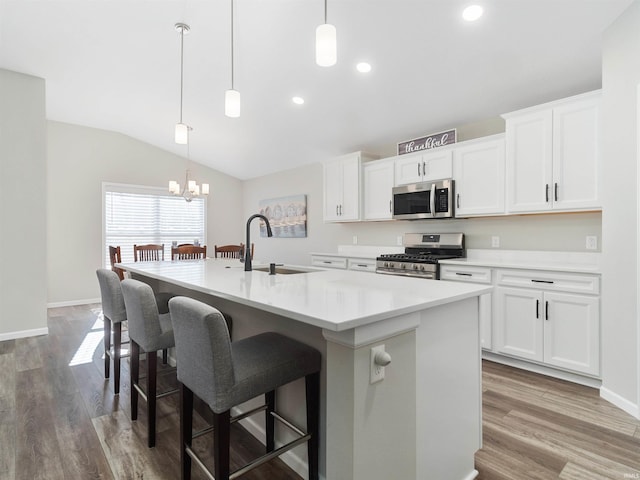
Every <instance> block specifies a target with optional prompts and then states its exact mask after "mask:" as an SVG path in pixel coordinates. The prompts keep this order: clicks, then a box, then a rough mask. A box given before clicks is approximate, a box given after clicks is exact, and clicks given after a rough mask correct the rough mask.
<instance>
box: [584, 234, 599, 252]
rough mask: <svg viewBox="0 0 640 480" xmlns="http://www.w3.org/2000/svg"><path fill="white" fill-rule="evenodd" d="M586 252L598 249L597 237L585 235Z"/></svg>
mask: <svg viewBox="0 0 640 480" xmlns="http://www.w3.org/2000/svg"><path fill="white" fill-rule="evenodd" d="M586 246H587V250H597V249H598V237H596V236H595V235H587V245H586Z"/></svg>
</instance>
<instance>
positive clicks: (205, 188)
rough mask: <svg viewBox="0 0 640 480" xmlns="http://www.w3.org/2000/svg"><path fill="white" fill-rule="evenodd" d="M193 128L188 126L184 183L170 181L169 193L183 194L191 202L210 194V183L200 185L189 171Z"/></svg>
mask: <svg viewBox="0 0 640 480" xmlns="http://www.w3.org/2000/svg"><path fill="white" fill-rule="evenodd" d="M191 130H192V128H191V127H187V172H186V173H185V176H184V183H183V184H182V186H180V184H179V183H178V182H176V181H175V180H170V181H169V193H171V194H173V195H179V196H182V197H183V198H184V199H185V200H186V201H187V202H190V201H191V200H193V199H194V198H197V197H199V196H200V195H209V184H208V183H203V184H202V186H200V185H198V184H197V183H196V181H195V180H191V178H190V176H189V175H190V173H191V172H190V171H189V158H190V155H189V150H190V148H189V147H190V142H189V141H188V140H189V138H188V137H189V132H190V131H191Z"/></svg>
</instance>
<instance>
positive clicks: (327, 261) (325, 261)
mask: <svg viewBox="0 0 640 480" xmlns="http://www.w3.org/2000/svg"><path fill="white" fill-rule="evenodd" d="M322 263H328V264H331V263H332V262H331V261H329V260H323V261H322Z"/></svg>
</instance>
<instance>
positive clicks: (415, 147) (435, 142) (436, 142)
mask: <svg viewBox="0 0 640 480" xmlns="http://www.w3.org/2000/svg"><path fill="white" fill-rule="evenodd" d="M450 143H456V129H455V128H454V129H453V130H447V131H446V132H440V133H434V134H431V135H427V136H426V137H420V138H415V139H413V140H407V141H406V142H402V143H399V144H398V155H404V154H406V153H414V152H419V151H421V150H430V149H432V148H437V147H442V146H444V145H449V144H450Z"/></svg>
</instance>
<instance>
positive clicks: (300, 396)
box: [120, 259, 491, 480]
mask: <svg viewBox="0 0 640 480" xmlns="http://www.w3.org/2000/svg"><path fill="white" fill-rule="evenodd" d="M120 266H121V267H122V268H124V269H125V270H127V271H128V272H130V273H131V275H132V276H133V277H134V278H139V279H140V280H143V281H145V282H147V283H149V284H150V285H151V286H152V287H153V288H154V289H155V290H156V291H172V292H175V293H178V294H184V295H189V296H191V297H194V298H198V299H200V300H202V301H204V302H206V303H209V304H211V305H214V306H216V307H217V308H219V309H220V310H221V311H223V312H225V313H228V314H230V315H231V316H232V317H233V332H232V335H233V338H234V339H238V338H243V337H246V336H249V335H254V334H257V333H260V332H263V331H268V330H271V331H278V332H280V333H283V334H285V335H289V336H291V337H293V338H296V339H298V340H300V341H303V342H305V343H307V344H309V345H312V346H314V347H316V348H318V350H320V351H321V352H322V355H323V365H322V370H323V371H322V385H321V392H322V400H321V438H320V444H321V449H320V476H321V478H325V479H327V480H352V479H353V480H365V479H366V480H376V479H380V480H388V479H390V478H399V479H420V480H423V479H430V478H433V479H437V480H449V479H450V480H467V479H471V478H474V477H475V476H476V474H477V472H475V470H474V453H475V451H476V450H477V449H478V448H480V445H481V400H482V399H481V391H482V389H481V365H480V345H479V325H478V296H479V295H482V294H484V293H487V292H490V291H491V287H487V286H478V285H471V284H463V283H455V282H444V281H429V280H423V279H415V278H408V277H394V276H387V275H375V274H371V273H364V272H355V271H344V270H322V269H315V268H312V267H295V268H294V267H288V269H287V270H282V269H281V270H280V271H288V272H289V273H288V274H284V273H277V274H276V275H269V273H268V272H266V271H260V270H259V269H260V268H261V265H259V264H258V263H257V262H256V263H254V270H253V271H251V272H245V271H244V270H243V265H242V264H241V263H240V262H238V260H227V259H207V260H196V261H175V262H143V263H135V264H122V265H120ZM292 272H295V273H292ZM379 345H384V349H385V351H386V352H387V353H389V355H390V356H391V364H390V365H388V366H387V367H386V368H385V378H384V379H383V380H381V381H379V382H376V383H371V382H370V370H371V369H370V365H371V349H372V347H375V346H379ZM281 390H282V391H279V397H278V408H279V409H281V410H283V411H284V412H285V414H286V415H287V416H289V417H291V418H293V419H294V421H296V422H298V423H299V424H301V425H302V426H304V418H305V417H304V383H302V382H301V383H298V382H294V383H293V384H291V385H288V386H285V387H284V388H282V389H281ZM246 408H248V406H247V405H243V406H241V407H240V410H241V411H242V410H245V409H246ZM260 421H261V419H255V420H252V421H250V422H245V426H247V428H248V429H249V430H250V431H252V433H254V434H255V435H256V436H257V437H258V438H260V439H261V440H263V441H264V432H263V425H262V424H261V423H260ZM279 435H280V437H278V436H279ZM286 435H287V432H285V431H282V432H280V431H277V432H276V438H281V439H282V440H283V441H287V440H288V438H287V436H286ZM292 452H293V453H292V454H291V455H288V456H285V457H283V460H285V461H286V462H287V463H288V464H289V465H290V466H292V468H294V469H295V470H296V471H298V472H299V473H301V475H303V476H306V474H305V468H306V451H305V449H304V447H298V448H297V449H295V450H293V451H292Z"/></svg>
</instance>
